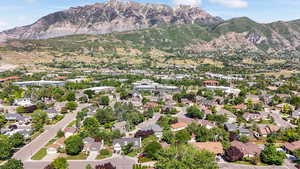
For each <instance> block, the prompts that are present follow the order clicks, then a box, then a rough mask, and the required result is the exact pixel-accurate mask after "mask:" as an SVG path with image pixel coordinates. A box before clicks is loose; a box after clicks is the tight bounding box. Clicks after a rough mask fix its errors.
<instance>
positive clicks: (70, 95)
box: [66, 92, 76, 102]
mask: <svg viewBox="0 0 300 169" xmlns="http://www.w3.org/2000/svg"><path fill="white" fill-rule="evenodd" d="M66 100H67V101H69V102H71V101H75V100H76V96H75V92H68V93H67V95H66Z"/></svg>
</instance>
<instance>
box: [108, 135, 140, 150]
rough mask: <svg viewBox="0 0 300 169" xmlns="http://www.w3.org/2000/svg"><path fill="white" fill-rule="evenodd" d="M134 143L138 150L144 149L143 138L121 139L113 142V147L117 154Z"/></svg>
mask: <svg viewBox="0 0 300 169" xmlns="http://www.w3.org/2000/svg"><path fill="white" fill-rule="evenodd" d="M130 143H132V144H133V147H134V148H136V149H138V148H141V147H142V139H141V138H121V139H114V140H113V147H114V152H115V153H120V152H121V150H122V147H123V146H126V145H128V144H130Z"/></svg>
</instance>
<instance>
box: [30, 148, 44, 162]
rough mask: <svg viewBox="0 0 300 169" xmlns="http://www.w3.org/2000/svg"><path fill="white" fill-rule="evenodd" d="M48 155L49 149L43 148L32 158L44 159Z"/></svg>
mask: <svg viewBox="0 0 300 169" xmlns="http://www.w3.org/2000/svg"><path fill="white" fill-rule="evenodd" d="M46 155H47V149H46V148H42V149H40V151H38V152H37V153H35V155H33V156H32V157H31V159H32V160H42V159H43V158H44V157H45V156H46Z"/></svg>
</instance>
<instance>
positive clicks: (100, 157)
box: [96, 151, 112, 160]
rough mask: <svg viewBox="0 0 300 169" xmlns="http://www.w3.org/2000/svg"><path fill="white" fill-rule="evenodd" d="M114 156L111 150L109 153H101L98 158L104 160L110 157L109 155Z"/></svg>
mask: <svg viewBox="0 0 300 169" xmlns="http://www.w3.org/2000/svg"><path fill="white" fill-rule="evenodd" d="M111 156H112V152H111V151H109V154H101V153H100V154H99V155H98V156H97V158H96V159H97V160H102V159H105V158H108V157H111Z"/></svg>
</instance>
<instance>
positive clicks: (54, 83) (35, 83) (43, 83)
mask: <svg viewBox="0 0 300 169" xmlns="http://www.w3.org/2000/svg"><path fill="white" fill-rule="evenodd" d="M13 85H15V86H20V87H25V86H64V85H65V82H64V81H44V80H41V81H25V82H14V83H13Z"/></svg>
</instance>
